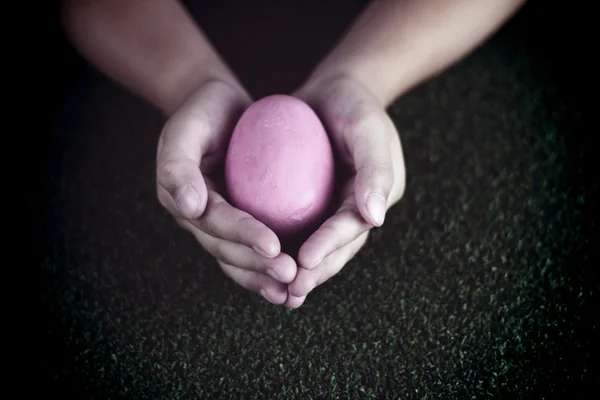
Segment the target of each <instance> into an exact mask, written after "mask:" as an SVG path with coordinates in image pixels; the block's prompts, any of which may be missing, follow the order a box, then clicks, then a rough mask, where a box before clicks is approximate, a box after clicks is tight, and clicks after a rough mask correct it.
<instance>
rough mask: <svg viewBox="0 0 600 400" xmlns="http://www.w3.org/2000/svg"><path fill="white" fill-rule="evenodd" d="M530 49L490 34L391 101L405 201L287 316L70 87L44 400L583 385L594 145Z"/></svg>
mask: <svg viewBox="0 0 600 400" xmlns="http://www.w3.org/2000/svg"><path fill="white" fill-rule="evenodd" d="M529 54H530V53H528V52H527V48H526V47H519V46H514V45H513V44H512V42H510V41H509V40H502V38H501V37H500V38H498V39H495V40H492V41H491V42H490V43H488V44H487V45H486V46H485V47H483V48H482V49H480V50H478V51H477V52H476V53H474V54H473V55H472V56H471V57H469V58H467V59H466V60H465V61H464V62H462V63H460V64H458V65H457V66H455V67H454V68H452V69H451V70H449V71H448V72H446V73H445V74H443V75H441V76H440V77H438V78H436V79H434V80H432V81H430V82H428V83H427V84H425V85H423V86H421V87H419V88H418V89H416V90H414V91H413V92H411V93H409V94H408V95H407V96H405V97H403V98H402V99H400V100H399V101H398V102H397V104H395V105H394V106H393V107H392V109H391V113H392V115H393V116H394V120H395V122H396V124H397V126H398V129H399V131H400V132H401V137H402V140H403V144H404V148H405V154H406V162H407V171H408V185H407V190H406V195H405V197H404V198H403V199H402V201H401V202H400V203H399V204H398V205H397V206H396V207H395V208H393V209H392V211H391V212H390V213H389V215H388V219H387V222H386V224H385V226H384V227H383V228H381V229H379V230H376V231H374V232H373V234H372V236H371V238H370V240H369V242H368V244H367V245H366V246H365V248H364V249H363V251H362V252H361V253H359V255H358V256H357V257H356V258H355V259H354V260H353V261H352V262H351V263H350V264H348V265H347V266H346V268H345V269H344V270H342V272H341V273H340V274H339V275H337V276H336V277H334V278H333V279H331V280H330V281H329V282H327V283H326V284H324V285H322V286H321V287H319V288H317V289H315V290H314V291H313V292H312V293H311V294H310V295H309V297H308V298H307V301H306V303H305V305H304V306H303V307H301V308H300V309H298V310H286V309H285V308H283V307H279V306H273V305H271V304H268V303H267V302H266V301H264V300H262V299H261V298H260V297H259V296H258V295H254V294H251V293H249V292H247V291H245V290H244V289H241V288H238V287H237V286H236V285H235V284H234V283H233V282H231V281H230V280H229V279H227V278H226V277H225V276H224V275H223V274H222V273H221V272H220V270H219V269H218V267H217V265H216V263H215V262H214V261H213V260H212V259H211V258H210V257H209V256H207V255H206V254H205V253H203V251H202V250H201V249H200V248H199V247H198V246H197V245H196V243H195V242H194V241H193V239H192V237H191V235H188V234H187V233H186V232H184V231H182V230H181V229H180V228H179V227H178V226H177V225H176V224H175V222H174V221H173V220H172V219H171V218H170V217H169V216H168V215H167V214H166V213H165V212H164V211H163V210H162V209H161V208H160V206H159V204H158V202H157V201H156V200H155V193H154V177H153V162H154V155H155V146H156V140H157V134H158V132H159V130H160V127H161V123H162V119H161V118H160V117H159V116H157V115H156V114H155V113H154V112H153V111H152V110H151V109H150V108H149V107H147V106H145V105H142V104H140V103H139V102H137V101H136V100H135V99H133V98H132V97H131V96H129V95H127V94H125V93H123V92H122V91H121V90H120V89H119V88H117V87H115V86H114V85H111V84H109V83H107V82H106V81H105V80H104V79H103V78H101V77H100V76H98V75H97V74H95V73H91V72H90V73H86V74H84V76H83V78H82V82H83V83H81V84H80V85H79V86H78V87H77V88H76V90H75V91H74V92H73V93H72V95H71V97H70V100H69V102H68V103H67V104H65V106H64V110H63V113H62V114H60V115H59V117H58V119H57V122H56V127H58V128H56V129H55V130H54V131H53V132H54V133H53V136H52V140H53V143H54V145H55V147H52V148H51V150H52V156H51V157H50V158H49V161H50V164H48V165H49V166H51V167H48V171H50V172H49V173H45V174H42V175H40V176H41V182H40V183H41V184H42V185H43V187H44V188H45V189H47V192H46V200H47V206H48V207H47V208H45V209H44V215H43V217H44V223H45V225H44V226H45V230H44V234H45V239H46V240H45V242H44V243H45V245H44V247H43V248H42V249H43V251H44V260H43V263H42V268H41V275H40V279H41V308H42V314H41V315H42V321H41V322H42V331H41V337H40V345H41V349H42V350H41V372H42V382H43V383H44V384H45V386H44V387H46V390H47V391H48V392H50V391H52V390H54V389H56V390H59V389H61V390H63V391H66V392H69V391H74V392H76V393H78V394H80V395H81V396H82V397H79V398H92V397H93V398H131V399H141V398H152V399H158V398H165V399H178V398H269V399H276V398H282V399H284V398H285V399H290V398H426V399H434V398H435V399H438V398H439V399H455V398H456V399H465V398H521V397H527V398H532V397H531V396H533V398H553V397H556V395H558V394H560V393H567V392H569V393H570V397H571V398H575V397H577V396H576V394H577V393H582V391H583V390H584V389H585V388H592V386H591V383H592V382H593V381H594V380H596V381H597V376H595V375H593V373H592V371H591V368H592V367H593V366H595V363H596V359H595V354H593V352H592V347H591V344H592V339H593V337H594V336H597V335H598V326H597V323H598V318H597V315H596V314H597V308H596V310H594V304H593V302H594V301H595V302H597V294H598V287H597V280H596V277H597V276H596V272H595V270H594V269H592V267H593V265H594V264H593V263H594V262H596V258H594V257H595V255H596V254H597V248H596V247H597V245H598V236H597V219H596V209H595V207H596V203H597V201H598V186H597V184H595V183H594V184H592V183H590V182H589V177H590V175H591V173H590V172H589V171H588V170H586V168H585V167H586V165H587V163H589V162H590V154H591V153H592V151H593V148H592V146H591V144H590V143H591V142H590V141H589V140H588V139H587V135H586V131H585V130H584V127H583V114H582V111H581V110H580V109H579V108H578V107H579V102H578V101H577V98H575V97H573V96H572V94H573V93H571V92H568V91H566V90H565V88H564V87H563V86H561V85H562V83H563V81H561V80H559V79H558V78H557V75H553V74H552V73H550V72H548V71H550V70H548V69H544V67H543V66H541V64H540V63H538V62H534V58H533V57H532V56H530V55H529ZM90 104H93V107H90ZM57 393H59V392H57Z"/></svg>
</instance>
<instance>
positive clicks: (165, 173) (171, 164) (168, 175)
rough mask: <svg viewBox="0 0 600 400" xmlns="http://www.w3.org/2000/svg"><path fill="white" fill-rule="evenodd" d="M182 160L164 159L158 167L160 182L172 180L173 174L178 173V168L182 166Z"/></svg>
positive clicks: (157, 173)
mask: <svg viewBox="0 0 600 400" xmlns="http://www.w3.org/2000/svg"><path fill="white" fill-rule="evenodd" d="M180 165H181V161H179V160H167V161H163V162H162V163H160V164H159V165H158V167H157V168H156V177H157V179H158V182H159V183H160V184H163V183H165V182H168V181H171V180H172V178H173V176H175V175H176V174H177V170H178V169H179V168H180Z"/></svg>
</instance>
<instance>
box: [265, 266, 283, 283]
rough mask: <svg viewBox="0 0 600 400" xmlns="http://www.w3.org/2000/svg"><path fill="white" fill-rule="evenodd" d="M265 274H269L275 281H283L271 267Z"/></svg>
mask: <svg viewBox="0 0 600 400" xmlns="http://www.w3.org/2000/svg"><path fill="white" fill-rule="evenodd" d="M267 275H269V276H270V277H271V278H273V279H275V280H276V281H279V282H283V281H282V280H281V276H280V275H279V274H278V273H277V272H275V271H274V270H272V269H268V270H267Z"/></svg>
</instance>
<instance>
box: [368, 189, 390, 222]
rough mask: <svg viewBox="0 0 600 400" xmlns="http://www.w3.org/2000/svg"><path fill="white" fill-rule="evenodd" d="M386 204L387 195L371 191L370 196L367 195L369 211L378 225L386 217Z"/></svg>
mask: <svg viewBox="0 0 600 400" xmlns="http://www.w3.org/2000/svg"><path fill="white" fill-rule="evenodd" d="M385 206H386V201H385V197H383V196H382V195H380V194H379V193H371V194H370V195H369V197H367V211H368V212H369V215H370V216H371V218H373V220H374V221H375V223H376V224H377V225H378V226H379V225H382V224H383V220H384V218H385Z"/></svg>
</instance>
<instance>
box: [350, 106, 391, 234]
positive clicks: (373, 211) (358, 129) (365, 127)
mask: <svg viewBox="0 0 600 400" xmlns="http://www.w3.org/2000/svg"><path fill="white" fill-rule="evenodd" d="M389 124H392V122H391V121H390V120H389V117H388V116H387V114H385V112H384V111H383V110H374V111H368V112H367V113H366V114H364V115H363V116H362V117H360V118H359V119H358V121H357V122H356V123H355V124H351V125H348V127H347V132H346V133H345V137H346V143H347V146H348V151H349V152H350V154H351V155H352V160H353V163H354V168H355V170H356V178H355V182H354V185H355V186H354V194H355V196H356V204H357V206H358V210H359V211H360V213H361V215H362V216H363V218H364V219H365V220H366V221H367V222H369V223H370V224H372V225H374V226H381V225H382V224H383V222H384V220H385V213H386V211H387V208H388V199H389V196H390V191H391V189H392V186H393V184H394V164H393V160H392V152H391V148H392V144H393V142H392V138H393V136H392V135H391V132H393V131H391V127H390V126H389Z"/></svg>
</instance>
